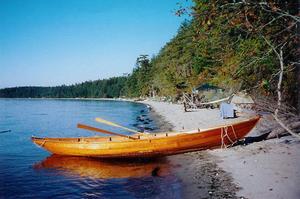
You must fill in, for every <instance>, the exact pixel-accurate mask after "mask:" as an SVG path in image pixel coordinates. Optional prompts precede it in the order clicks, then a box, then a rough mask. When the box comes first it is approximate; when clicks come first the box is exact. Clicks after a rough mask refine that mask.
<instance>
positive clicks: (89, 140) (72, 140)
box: [31, 115, 260, 144]
mask: <svg viewBox="0 0 300 199" xmlns="http://www.w3.org/2000/svg"><path fill="white" fill-rule="evenodd" d="M259 118H260V116H259V115H258V116H255V117H252V118H248V119H246V120H243V121H239V122H234V123H231V124H224V125H220V126H217V127H212V128H207V129H200V131H199V130H193V131H188V132H172V131H171V132H158V133H151V134H145V137H143V135H142V136H141V137H142V138H140V139H136V140H131V139H126V138H122V137H118V136H107V137H104V136H99V137H69V138H68V137H67V138H66V137H62V138H60V137H53V138H47V137H45V138H42V137H35V136H32V137H31V140H32V141H33V142H35V141H37V140H40V141H42V142H48V143H67V144H100V143H127V142H130V143H133V142H141V141H149V140H158V139H169V138H175V137H176V138H178V137H180V136H187V135H196V134H202V133H207V132H209V131H214V130H216V129H220V128H224V127H230V126H234V125H240V124H243V123H247V122H250V121H253V120H257V121H258V120H259ZM254 127H255V125H254V126H253V127H252V129H253V128H254ZM252 129H251V130H252ZM167 133H168V136H163V137H161V136H159V135H160V134H161V135H163V134H167ZM155 134H156V135H158V136H156V135H155ZM172 134H174V135H172ZM131 136H137V135H136V134H134V135H131ZM110 138H111V140H110ZM93 139H99V140H93ZM101 139H103V140H101ZM114 139H117V140H114Z"/></svg>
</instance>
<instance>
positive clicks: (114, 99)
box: [0, 97, 136, 102]
mask: <svg viewBox="0 0 300 199" xmlns="http://www.w3.org/2000/svg"><path fill="white" fill-rule="evenodd" d="M0 99H32V100H41V99H42V100H90V101H128V102H136V101H134V99H129V98H92V97H89V98H77V97H75V98H74V97H70V98H59V97H32V98H31V97H0Z"/></svg>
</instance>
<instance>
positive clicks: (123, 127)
mask: <svg viewBox="0 0 300 199" xmlns="http://www.w3.org/2000/svg"><path fill="white" fill-rule="evenodd" d="M95 121H96V122H99V123H102V124H106V125H110V126H114V127H118V128H121V129H124V130H126V131H129V132H133V133H142V132H139V131H136V130H134V129H130V128H127V127H125V126H121V125H119V124H116V123H113V122H110V121H107V120H104V119H102V118H99V117H97V118H96V119H95Z"/></svg>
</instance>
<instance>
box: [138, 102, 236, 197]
mask: <svg viewBox="0 0 300 199" xmlns="http://www.w3.org/2000/svg"><path fill="white" fill-rule="evenodd" d="M140 103H142V104H145V105H148V106H150V107H151V110H150V111H149V116H150V117H151V118H152V119H153V120H154V121H155V124H156V125H157V127H158V130H159V131H172V130H174V128H175V126H174V125H173V124H172V123H171V122H170V121H168V120H167V119H166V118H165V117H164V116H162V115H161V114H160V112H159V111H158V110H156V109H155V107H153V106H152V105H151V103H147V101H144V102H140ZM167 159H168V161H170V163H171V165H173V167H172V168H171V169H172V170H173V173H174V174H175V175H176V177H177V178H178V179H179V180H180V181H181V185H182V189H183V190H182V198H216V199H223V198H238V197H237V196H236V192H237V191H238V190H239V189H240V188H239V187H238V186H237V185H236V184H234V183H233V179H232V177H231V176H230V175H229V173H227V172H225V171H224V170H223V169H222V168H220V167H219V166H218V165H217V159H216V158H215V156H214V155H212V154H210V153H208V152H207V151H197V152H190V153H185V154H178V155H173V156H168V157H167Z"/></svg>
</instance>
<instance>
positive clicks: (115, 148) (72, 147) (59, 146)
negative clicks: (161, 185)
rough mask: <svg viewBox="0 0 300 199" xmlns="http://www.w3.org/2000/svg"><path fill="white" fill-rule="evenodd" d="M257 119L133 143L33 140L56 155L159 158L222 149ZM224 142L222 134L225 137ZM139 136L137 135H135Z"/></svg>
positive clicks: (123, 140)
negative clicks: (222, 146) (223, 145)
mask: <svg viewBox="0 0 300 199" xmlns="http://www.w3.org/2000/svg"><path fill="white" fill-rule="evenodd" d="M258 120H259V117H255V118H252V119H249V120H245V121H242V122H238V123H234V124H231V125H228V126H220V127H216V128H211V129H206V130H203V131H202V130H201V131H200V132H199V131H195V132H188V133H184V132H183V133H157V134H150V135H143V136H140V137H139V138H140V139H136V140H131V139H127V138H122V137H117V136H113V137H83V138H37V137H32V141H33V142H34V143H35V144H37V145H39V146H41V147H43V148H44V149H46V150H47V151H49V152H51V153H53V154H59V155H70V156H88V157H99V158H130V157H159V156H166V155H173V154H179V153H185V152H190V151H198V150H204V149H211V148H219V147H221V145H222V143H223V144H226V145H229V144H231V143H232V142H235V141H237V140H239V139H242V138H243V137H244V136H245V135H247V134H248V133H249V132H250V131H251V130H252V128H253V127H254V126H255V125H256V123H257V122H258ZM226 133H227V135H228V136H227V137H226V136H225V137H224V139H223V140H222V135H223V136H224V135H225V134H226ZM135 137H138V135H135Z"/></svg>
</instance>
